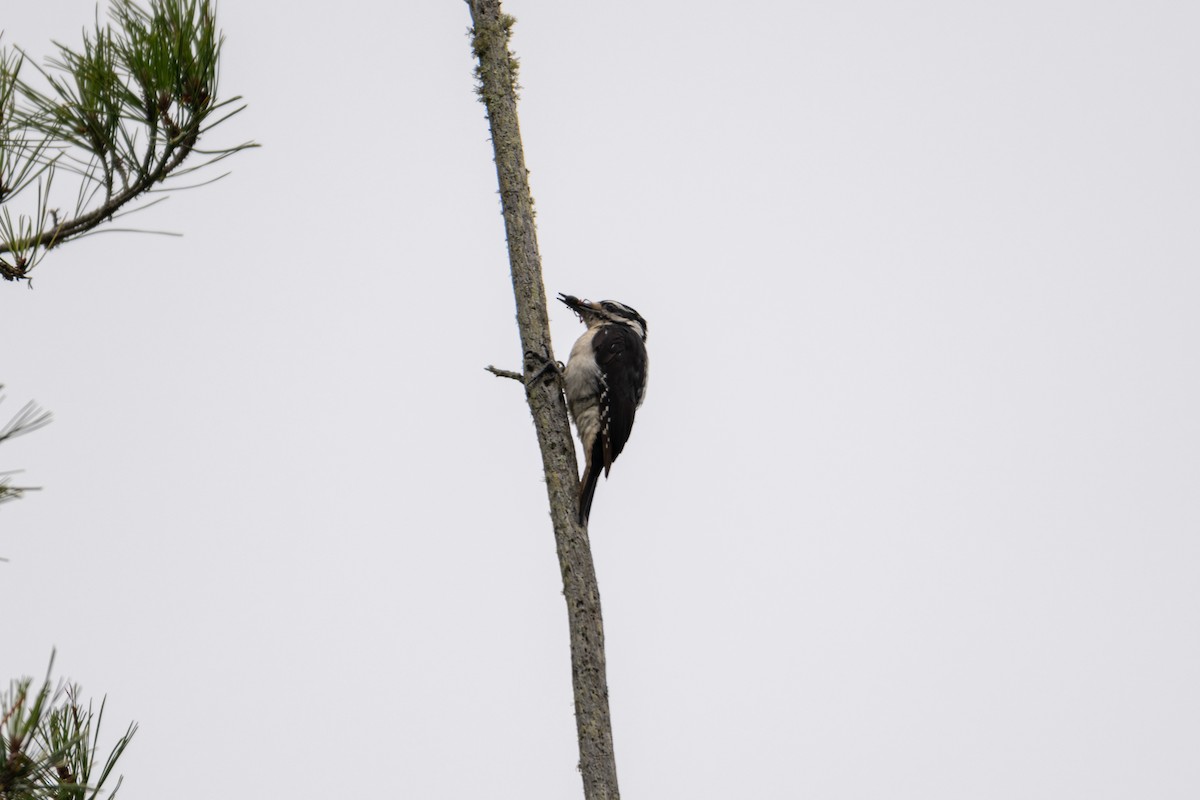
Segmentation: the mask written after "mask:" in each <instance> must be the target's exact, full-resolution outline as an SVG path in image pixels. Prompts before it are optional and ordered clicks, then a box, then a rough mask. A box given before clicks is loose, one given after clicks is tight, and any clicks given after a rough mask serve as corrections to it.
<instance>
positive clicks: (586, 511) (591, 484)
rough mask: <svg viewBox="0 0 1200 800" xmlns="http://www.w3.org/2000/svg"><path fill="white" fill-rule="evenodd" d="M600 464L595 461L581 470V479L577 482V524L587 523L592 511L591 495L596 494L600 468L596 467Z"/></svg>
mask: <svg viewBox="0 0 1200 800" xmlns="http://www.w3.org/2000/svg"><path fill="white" fill-rule="evenodd" d="M599 466H600V465H599V464H597V463H595V461H594V460H593V463H591V464H588V466H587V468H586V469H585V470H584V471H583V480H581V481H580V482H579V524H580V525H585V526H586V525H587V523H588V517H589V516H590V515H591V513H592V496H593V495H594V494H596V481H598V480H600V470H599V469H597V468H598V467H599Z"/></svg>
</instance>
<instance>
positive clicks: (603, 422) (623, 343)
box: [592, 325, 646, 477]
mask: <svg viewBox="0 0 1200 800" xmlns="http://www.w3.org/2000/svg"><path fill="white" fill-rule="evenodd" d="M592 347H593V349H594V352H595V354H596V363H597V365H599V367H600V376H601V389H600V439H599V442H598V444H599V445H600V450H601V455H602V456H603V464H604V475H605V477H608V471H609V468H610V467H612V463H613V462H614V461H616V460H617V456H619V455H621V451H622V450H624V449H625V443H626V442H627V441H629V433H630V431H632V430H633V418H634V416H635V415H636V414H637V409H638V406H639V405H641V402H642V397H641V393H642V387H643V386H644V384H645V378H646V375H645V364H646V346H645V345H644V344H643V343H642V340H641V338H640V337H639V336H638V335H637V334H636V333H634V331H633V330H631V329H630V328H629V327H628V326H626V325H605V326H604V327H602V328H601V329H600V330H599V331H597V332H596V338H595V339H594V340H593V343H592Z"/></svg>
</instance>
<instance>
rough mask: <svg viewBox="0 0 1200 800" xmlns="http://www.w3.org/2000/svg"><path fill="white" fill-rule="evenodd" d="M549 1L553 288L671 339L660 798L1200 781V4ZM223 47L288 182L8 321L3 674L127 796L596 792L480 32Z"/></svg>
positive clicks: (609, 523) (287, 35)
mask: <svg viewBox="0 0 1200 800" xmlns="http://www.w3.org/2000/svg"><path fill="white" fill-rule="evenodd" d="M505 8H506V10H507V11H508V12H509V13H512V14H513V15H515V16H516V17H517V19H518V27H517V31H516V38H515V42H514V44H515V47H516V49H517V52H518V55H519V56H520V59H521V64H522V68H521V75H520V80H521V84H522V86H523V90H522V94H521V106H520V112H521V123H522V127H523V133H524V141H525V146H526V152H527V157H528V162H529V165H530V168H531V170H532V177H531V179H532V186H533V192H534V196H535V198H536V201H537V209H538V224H539V234H540V241H541V250H542V256H543V260H544V269H545V277H546V289H547V291H548V292H550V293H556V292H569V293H572V294H577V295H580V296H586V297H590V298H593V299H601V298H611V299H617V300H620V301H623V302H625V303H627V304H629V305H632V306H634V307H636V308H637V309H638V310H639V311H640V312H641V313H642V315H643V316H644V317H646V319H647V320H648V322H649V333H650V336H649V342H648V346H649V350H650V356H651V360H652V363H653V368H652V370H651V382H650V387H649V392H648V396H647V399H646V404H645V406H644V407H643V408H642V410H641V411H640V412H639V415H638V420H637V424H636V426H635V428H634V431H633V435H632V438H631V440H630V442H629V445H628V447H627V448H626V450H625V452H624V453H623V455H622V457H621V460H620V461H619V462H618V463H617V465H616V466H615V467H614V469H613V471H612V474H611V477H610V479H609V480H608V481H606V482H602V483H601V485H600V487H599V489H598V491H597V494H596V501H595V507H594V510H593V514H592V523H591V535H592V544H593V548H594V552H595V558H596V565H597V570H598V574H599V580H600V586H601V590H602V594H603V601H604V613H605V625H606V631H607V635H608V664H609V686H610V694H611V702H612V714H613V720H614V725H615V742H616V748H617V761H618V771H619V775H620V778H621V785H622V789H623V792H624V794H625V796H626V797H629V798H714V799H715V798H722V799H724V798H730V797H740V798H822V799H823V800H841V799H843V798H844V799H845V800H858V799H860V798H869V799H874V798H878V799H879V800H896V799H897V798H914V800H915V799H919V800H962V798H971V799H972V800H975V799H976V798H980V799H990V798H995V799H996V800H1011V799H1012V798H1022V799H1023V800H1036V799H1038V798H1045V799H1046V800H1063V798H1086V799H1087V800H1107V799H1108V798H1112V799H1113V800H1116V799H1118V798H1120V799H1124V798H1155V800H1174V799H1175V798H1178V799H1179V800H1184V799H1185V798H1186V800H1194V798H1196V797H1197V796H1200V759H1198V758H1197V757H1196V753H1197V752H1198V751H1200V681H1198V680H1197V675H1200V580H1198V576H1200V498H1198V486H1200V414H1198V413H1197V409H1200V371H1198V363H1197V343H1198V342H1200V314H1198V313H1197V309H1198V308H1200V224H1198V223H1197V218H1198V214H1200V146H1198V144H1197V143H1198V142H1200V103H1198V102H1197V101H1198V97H1200V49H1198V48H1197V44H1196V43H1197V33H1198V31H1200V6H1198V5H1196V4H1195V3H1189V2H1182V1H1181V0H1174V2H1153V1H1151V2H1145V0H1143V1H1142V2H1137V3H1134V2H1106V1H1104V0H1098V1H1096V2H1090V3H1079V2H1065V1H1064V0H1039V1H1038V2H1027V1H1026V0H1015V1H1014V2H1006V3H995V2H988V3H983V2H956V3H955V2H928V1H924V0H917V1H915V2H903V3H899V2H878V1H876V2H868V1H867V0H858V1H856V0H850V1H849V2H837V3H833V2H772V1H771V0H751V1H750V2H744V3H739V4H728V3H725V4H717V3H698V4H697V3H691V4H685V5H678V4H662V3H657V4H655V3H644V2H628V0H626V1H625V2H620V1H618V2H610V3H604V4H599V5H598V4H594V3H592V4H583V3H564V2H550V1H549V0H512V1H511V2H508V3H507V4H506V7H505ZM94 10H95V6H94V4H93V3H92V2H91V1H90V0H54V2H46V3H37V2H18V0H13V1H12V2H8V3H6V5H5V9H4V14H3V21H2V22H3V25H4V26H5V37H4V42H5V43H7V44H19V45H20V46H22V47H23V48H25V49H26V50H27V51H29V52H30V53H32V54H38V55H45V54H49V53H50V44H49V42H50V41H51V40H52V39H54V40H61V41H65V42H70V43H77V42H78V41H79V32H80V29H81V28H82V27H83V26H84V25H86V24H89V23H90V21H91V19H92V18H93V15H94ZM219 12H220V18H219V21H220V24H221V26H222V27H223V28H224V30H225V33H226V35H227V44H226V49H225V60H224V62H223V66H222V71H221V81H222V89H223V90H224V91H225V92H226V93H227V94H241V95H243V96H244V97H245V98H246V100H247V102H248V103H249V109H248V110H247V111H246V112H245V113H244V114H243V115H242V116H240V117H238V118H237V119H236V120H235V121H234V122H232V123H230V124H229V125H228V126H223V127H222V128H220V129H218V130H217V131H215V132H214V133H213V135H212V139H211V140H210V141H211V142H212V143H213V144H214V145H216V144H225V145H228V144H234V143H237V142H239V141H242V140H245V139H250V138H253V139H255V140H257V141H259V142H261V143H262V144H263V147H262V148H261V149H260V150H256V151H253V152H249V153H245V154H242V155H239V156H237V157H236V158H234V159H232V160H230V161H228V162H226V163H227V164H228V166H229V167H230V168H232V170H233V174H232V175H231V176H230V177H228V178H226V179H225V180H224V181H222V182H220V183H218V184H216V185H214V186H210V187H207V188H204V189H199V190H195V191H190V192H183V193H178V194H176V195H174V196H173V197H172V199H171V200H170V202H168V203H166V204H165V205H163V206H161V207H157V208H155V209H152V210H150V211H148V212H146V213H145V214H144V215H143V216H142V217H141V218H140V219H137V218H134V219H131V220H129V221H130V222H136V223H137V224H140V225H142V226H144V227H147V228H156V229H165V230H171V231H177V232H181V233H184V234H185V236H184V238H168V237H159V236H135V235H129V234H117V233H109V234H105V235H102V236H94V237H91V238H89V239H87V240H84V241H80V242H77V243H74V244H71V245H69V246H67V247H64V248H63V249H62V250H61V251H58V252H54V253H52V254H51V255H50V256H49V257H48V258H47V259H46V260H45V261H44V263H43V264H42V265H41V266H40V267H39V268H38V269H37V270H36V271H35V273H34V275H35V280H34V286H35V288H34V289H33V290H32V291H29V290H28V289H26V288H24V287H21V286H17V285H13V284H7V285H3V286H0V315H2V316H0V319H2V321H3V333H4V337H5V346H4V348H3V351H4V355H3V358H2V363H0V382H3V383H5V384H6V385H7V387H6V390H5V391H6V394H7V395H8V398H9V399H8V401H7V402H6V403H5V404H4V406H3V407H0V416H5V417H7V414H11V413H14V412H15V411H16V410H17V409H18V408H19V406H20V404H21V403H23V402H24V401H25V400H27V399H31V398H32V399H36V400H37V401H39V402H40V403H41V404H42V405H44V406H45V407H47V408H49V409H51V410H53V412H54V414H55V422H54V424H53V425H51V426H50V427H48V428H47V429H45V430H43V431H41V432H39V433H37V434H35V435H31V436H28V437H24V438H23V439H20V440H17V441H15V442H13V443H11V444H6V445H5V446H4V447H3V448H2V449H0V469H8V468H15V467H24V468H25V469H26V473H25V474H24V475H23V476H22V481H24V482H26V483H30V484H33V485H39V486H43V487H44V491H42V492H40V493H37V494H35V495H30V496H28V497H27V498H26V499H24V500H22V501H20V502H17V503H10V504H7V505H5V506H4V507H3V508H0V555H3V556H6V557H7V558H8V559H9V562H8V563H6V564H0V604H2V607H3V609H4V611H3V613H2V615H0V618H2V619H3V625H4V630H5V633H4V636H3V641H4V647H3V648H2V649H0V678H7V677H17V676H19V675H23V674H24V675H41V674H42V673H43V672H44V670H45V667H46V664H47V661H48V659H49V656H50V652H51V650H52V649H53V648H57V652H58V657H57V663H56V672H57V673H58V674H60V675H62V676H65V677H69V678H71V679H73V680H75V681H78V682H80V683H81V684H82V685H83V689H84V693H85V696H91V697H96V698H99V697H101V696H104V695H107V697H108V710H107V712H106V726H109V730H110V732H111V733H115V732H116V731H117V729H119V728H121V727H123V725H124V723H125V722H126V721H129V720H137V721H138V722H139V723H140V725H141V731H140V732H139V734H138V735H137V737H136V739H135V741H134V744H133V746H132V748H131V749H130V750H129V751H128V754H127V755H126V757H125V758H124V759H123V761H122V766H123V770H122V771H123V772H124V774H125V776H126V784H125V787H124V788H123V789H122V795H123V796H125V797H126V798H128V800H138V799H139V798H145V799H146V800H150V799H153V800H200V799H201V798H210V797H212V796H213V794H214V792H215V793H217V794H219V795H220V796H223V797H234V798H241V797H245V798H261V797H287V798H327V797H352V796H365V795H368V794H369V795H372V796H385V797H402V798H422V799H424V798H447V799H448V800H457V799H458V798H470V797H482V796H489V797H523V798H546V799H547V800H549V799H550V798H564V797H580V796H582V791H581V785H580V780H579V776H578V773H577V771H576V767H575V764H576V760H577V751H576V743H575V729H574V718H573V711H572V695H571V685H570V669H569V661H568V650H567V628H566V615H565V608H564V604H563V599H562V597H561V582H560V579H559V575H558V566H557V562H556V559H555V554H554V543H553V537H552V532H551V527H550V523H549V520H548V517H547V511H546V497H545V490H544V486H543V484H542V482H541V466H540V459H539V455H538V453H537V449H536V443H535V439H534V433H533V428H532V425H531V424H530V422H529V416H528V411H527V409H526V408H525V406H524V400H523V395H522V392H521V390H520V388H519V387H518V386H517V385H516V384H514V383H512V382H511V381H504V380H499V379H497V378H494V377H492V376H491V375H488V374H487V373H486V372H484V370H483V368H484V366H486V365H488V364H495V365H497V366H500V367H509V368H515V367H517V366H518V365H519V361H520V348H519V345H518V340H517V334H516V329H515V325H514V321H513V300H512V293H511V287H510V285H509V278H508V271H507V270H508V267H507V261H506V252H505V246H504V234H503V228H502V220H501V217H500V213H499V201H498V196H497V193H496V183H495V171H494V167H493V164H492V161H491V149H490V143H489V141H488V133H487V128H486V121H485V119H484V110H483V107H482V106H481V105H480V104H479V103H478V102H477V101H476V98H475V95H474V92H473V79H472V74H471V70H472V62H471V53H470V49H469V43H468V40H467V37H466V35H465V34H466V29H467V26H468V24H469V15H468V12H467V8H466V6H465V5H464V4H463V3H462V2H458V1H457V0H436V2H435V1H433V0H424V1H423V2H405V3H395V2H386V3H385V2H350V3H341V4H338V5H336V6H331V5H329V4H326V3H322V4H317V3H291V4H283V3H264V2H251V1H250V0H223V1H222V2H221V5H220V9H219ZM62 202H63V204H64V205H65V204H66V202H67V200H65V199H64V200H63V201H62ZM552 325H553V331H554V334H555V342H556V352H557V355H558V357H559V358H565V357H566V355H567V353H568V351H569V349H570V345H571V342H572V341H573V339H574V337H575V336H577V335H578V333H579V332H580V331H581V327H580V325H579V323H578V322H577V321H576V320H575V318H574V317H573V315H572V314H570V313H569V312H568V311H567V310H566V309H565V308H559V309H552Z"/></svg>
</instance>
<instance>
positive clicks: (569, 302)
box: [558, 294, 599, 315]
mask: <svg viewBox="0 0 1200 800" xmlns="http://www.w3.org/2000/svg"><path fill="white" fill-rule="evenodd" d="M558 299H559V300H561V301H562V302H563V304H564V305H565V306H566V307H567V308H569V309H571V310H572V311H574V312H575V313H576V314H580V315H583V314H586V313H588V312H594V311H598V310H599V308H598V306H597V304H596V303H592V302H590V301H588V300H580V299H579V298H578V297H576V296H575V295H572V294H559V296H558Z"/></svg>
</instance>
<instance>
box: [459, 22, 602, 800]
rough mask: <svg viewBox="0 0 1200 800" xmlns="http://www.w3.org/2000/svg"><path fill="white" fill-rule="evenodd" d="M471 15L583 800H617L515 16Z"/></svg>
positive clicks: (597, 623)
mask: <svg viewBox="0 0 1200 800" xmlns="http://www.w3.org/2000/svg"><path fill="white" fill-rule="evenodd" d="M467 3H468V5H469V6H470V9H471V20H472V22H473V23H474V28H473V30H472V34H473V38H472V46H473V49H474V51H475V56H476V58H477V59H478V61H479V66H478V69H477V75H478V77H479V88H478V91H479V95H480V98H481V100H482V101H483V103H484V105H485V106H486V107H487V114H488V122H489V124H490V126H491V133H492V147H493V149H494V151H495V160H496V176H497V179H498V181H499V184H500V201H501V205H502V208H503V211H504V228H505V232H506V233H507V235H508V257H509V263H510V267H511V272H512V283H513V294H514V296H515V298H516V305H517V327H518V330H519V331H520V336H521V350H522V352H523V353H525V359H524V381H523V382H524V384H525V397H526V400H527V401H528V402H529V410H530V412H531V413H532V415H533V422H534V427H535V429H536V430H537V437H538V445H539V447H540V448H541V451H542V466H543V468H544V470H545V475H546V493H547V495H548V498H549V501H550V517H551V520H552V521H553V524H554V539H555V544H556V546H557V550H558V561H559V566H560V568H561V572H562V579H563V595H564V596H565V598H566V601H567V622H568V626H569V628H570V636H571V677H572V682H573V685H574V690H575V724H576V730H577V733H578V737H579V770H580V772H581V773H582V776H583V792H584V797H585V798H586V799H587V800H618V798H619V797H620V792H619V791H618V788H617V766H616V759H615V757H614V753H613V740H612V722H611V719H610V717H609V710H608V683H607V678H606V674H605V673H606V668H605V658H604V622H603V619H602V618H601V614H600V591H599V587H598V585H597V583H596V571H595V566H594V565H593V563H592V552H591V547H590V545H589V543H588V535H587V529H586V528H585V527H583V526H581V525H580V524H579V523H578V522H577V518H576V514H577V505H576V504H577V502H578V485H579V468H578V465H577V463H576V461H575V444H574V442H573V440H572V439H571V427H570V422H569V421H568V418H567V406H566V403H565V401H564V400H563V394H562V378H561V376H559V375H557V373H556V374H555V376H554V379H553V380H534V377H535V376H537V375H540V374H544V373H545V371H546V370H545V366H546V363H547V361H549V362H551V363H553V361H554V354H553V350H552V349H551V344H550V323H549V315H548V314H547V311H546V290H545V285H544V283H543V280H542V264H541V256H540V255H539V254H538V247H537V232H536V229H535V227H534V222H533V199H532V197H531V195H530V192H529V172H528V170H527V169H526V168H525V154H524V149H523V147H522V145H521V131H520V126H519V125H518V122H517V60H516V59H515V58H514V57H513V55H512V53H511V52H510V51H509V47H508V40H509V34H510V32H511V30H512V26H513V22H514V20H513V18H512V17H510V16H508V15H506V14H503V13H502V12H501V10H500V2H499V0H467Z"/></svg>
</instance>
